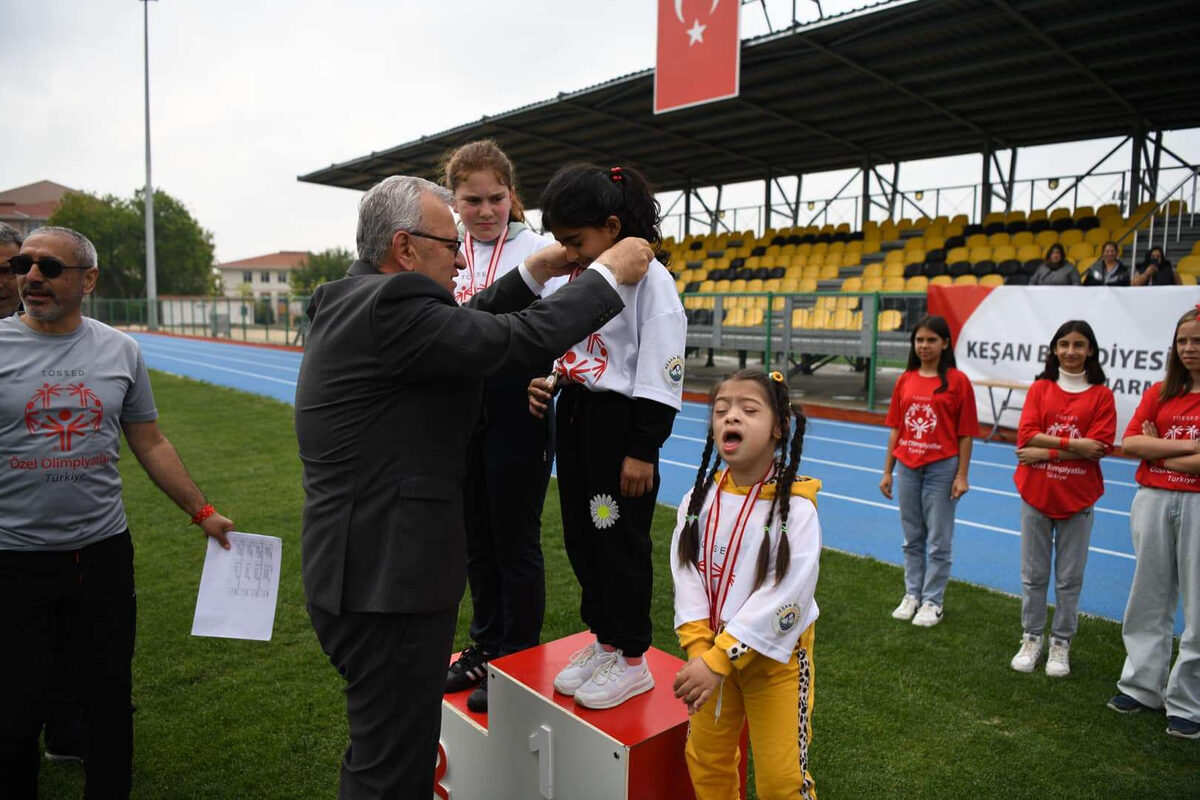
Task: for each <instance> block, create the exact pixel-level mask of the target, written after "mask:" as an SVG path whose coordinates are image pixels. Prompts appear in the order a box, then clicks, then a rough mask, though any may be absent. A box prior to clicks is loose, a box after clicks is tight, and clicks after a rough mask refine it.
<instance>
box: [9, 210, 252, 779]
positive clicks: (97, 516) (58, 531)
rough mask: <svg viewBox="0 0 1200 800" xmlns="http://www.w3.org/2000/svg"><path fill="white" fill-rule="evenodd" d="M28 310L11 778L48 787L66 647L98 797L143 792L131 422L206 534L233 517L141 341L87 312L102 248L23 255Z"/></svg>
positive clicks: (13, 420)
mask: <svg viewBox="0 0 1200 800" xmlns="http://www.w3.org/2000/svg"><path fill="white" fill-rule="evenodd" d="M8 264H9V265H10V266H11V268H12V270H13V272H14V273H15V274H16V276H17V288H18V291H19V293H20V297H21V300H22V302H23V303H24V305H25V314H24V315H23V316H20V317H8V318H6V319H0V645H2V646H3V647H4V649H5V650H6V652H8V653H10V654H15V655H13V656H12V657H8V658H4V659H0V786H2V787H4V791H5V792H6V794H5V796H6V797H14V798H35V797H36V796H37V772H38V750H37V737H38V730H39V728H40V726H41V722H42V720H43V719H44V715H45V704H46V693H47V683H48V677H47V675H48V672H49V669H48V667H49V665H50V663H51V654H52V653H53V654H54V656H53V657H54V659H59V658H61V657H62V653H64V652H67V653H69V654H70V663H71V664H72V666H73V667H74V668H75V675H74V676H73V677H74V679H75V680H76V681H77V684H78V686H79V694H80V699H81V701H82V705H83V708H84V714H85V718H86V721H87V724H88V728H89V733H90V735H89V745H88V750H87V755H86V759H85V761H86V769H87V791H88V796H96V797H106V798H107V797H113V798H123V797H128V796H129V791H130V782H131V776H132V766H133V714H132V705H131V691H132V686H131V682H132V678H131V670H130V667H131V663H132V660H133V639H134V618H135V614H136V606H135V599H134V597H135V594H134V585H133V546H132V542H131V540H130V536H129V530H128V527H127V523H126V519H125V510H124V507H123V506H122V503H121V479H120V474H119V473H118V471H117V460H118V458H119V457H120V444H121V433H122V432H123V433H124V434H125V439H126V441H127V442H128V443H129V449H130V450H132V451H133V454H134V455H135V456H136V457H137V459H138V461H139V463H141V465H142V467H143V468H144V469H145V470H146V472H147V473H148V474H149V475H150V478H151V479H152V480H153V481H154V482H155V484H157V485H158V486H159V488H161V489H162V490H163V491H164V492H165V493H166V494H167V495H168V496H169V497H170V498H171V499H172V500H174V501H175V502H176V504H178V505H179V506H180V508H182V509H183V510H184V511H186V512H187V513H188V514H189V515H191V516H192V521H193V522H195V523H196V524H197V525H199V526H200V527H201V528H202V529H203V530H204V533H205V535H207V536H210V537H212V538H214V539H216V540H217V541H218V542H220V543H221V545H222V546H224V547H228V546H229V545H228V541H227V539H226V536H225V534H226V533H228V532H229V531H231V530H233V523H232V522H231V521H230V520H228V519H226V518H225V517H223V516H221V515H220V514H217V513H216V512H215V510H214V509H213V507H212V506H211V505H209V504H208V503H207V501H206V500H205V498H204V495H203V494H202V493H201V492H200V490H199V488H197V487H196V484H195V483H194V482H193V481H192V479H191V477H189V476H188V473H187V470H186V469H185V468H184V466H183V463H182V462H181V461H180V460H179V456H178V454H177V453H176V452H175V448H174V447H172V446H171V443H170V442H169V441H167V439H166V437H164V436H163V435H162V432H161V431H160V430H159V428H158V423H157V421H156V420H157V417H158V412H157V410H156V409H155V406H154V395H153V393H152V392H151V389H150V381H149V378H148V377H147V375H146V365H145V363H144V362H143V361H142V356H141V351H140V350H139V349H138V346H137V343H136V342H135V341H134V340H133V339H131V338H130V337H129V336H126V335H125V334H123V333H120V332H119V331H116V330H114V329H112V328H109V327H107V326H106V325H102V324H100V323H98V322H96V321H95V320H91V319H85V318H84V317H83V314H82V311H81V308H82V303H83V297H84V296H85V295H86V294H87V293H89V292H90V291H92V289H93V288H95V285H96V277H97V275H98V274H99V270H98V269H97V264H96V249H95V247H93V246H92V243H91V242H90V241H88V240H87V238H86V237H84V236H83V235H81V234H79V233H77V232H75V231H72V230H69V229H66V228H41V229H38V230H37V231H34V233H32V234H30V235H29V237H28V238H26V239H25V242H24V243H23V244H22V246H21V250H20V252H19V253H18V254H17V255H15V256H12V257H11V258H9V259H8Z"/></svg>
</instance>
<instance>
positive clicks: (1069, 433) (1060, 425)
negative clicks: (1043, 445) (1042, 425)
mask: <svg viewBox="0 0 1200 800" xmlns="http://www.w3.org/2000/svg"><path fill="white" fill-rule="evenodd" d="M1046 435H1047V436H1065V437H1067V438H1068V439H1078V438H1080V436H1081V435H1082V432H1081V431H1080V430H1079V428H1076V427H1075V426H1074V425H1072V424H1071V423H1069V422H1056V423H1054V424H1053V425H1051V426H1050V427H1049V428H1046Z"/></svg>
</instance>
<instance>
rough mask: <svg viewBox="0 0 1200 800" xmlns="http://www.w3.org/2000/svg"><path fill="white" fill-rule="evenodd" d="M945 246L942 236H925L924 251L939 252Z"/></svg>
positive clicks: (944, 238)
mask: <svg viewBox="0 0 1200 800" xmlns="http://www.w3.org/2000/svg"><path fill="white" fill-rule="evenodd" d="M945 246H946V237H944V236H926V237H925V249H926V250H927V251H928V250H941V249H942V248H944V247H945Z"/></svg>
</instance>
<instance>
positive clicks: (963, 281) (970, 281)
mask: <svg viewBox="0 0 1200 800" xmlns="http://www.w3.org/2000/svg"><path fill="white" fill-rule="evenodd" d="M954 285H955V286H978V285H979V278H976V277H975V276H974V275H959V276H958V277H957V278H955V279H954Z"/></svg>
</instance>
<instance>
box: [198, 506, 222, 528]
mask: <svg viewBox="0 0 1200 800" xmlns="http://www.w3.org/2000/svg"><path fill="white" fill-rule="evenodd" d="M215 513H217V510H216V509H215V508H213V507H212V503H205V504H204V507H203V508H201V509H200V510H199V511H197V512H196V513H195V514H193V515H192V524H193V525H199V524H200V523H201V522H204V520H206V519H208V518H209V517H211V516H212V515H213V514H215Z"/></svg>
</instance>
